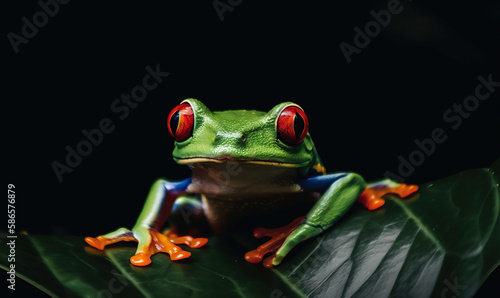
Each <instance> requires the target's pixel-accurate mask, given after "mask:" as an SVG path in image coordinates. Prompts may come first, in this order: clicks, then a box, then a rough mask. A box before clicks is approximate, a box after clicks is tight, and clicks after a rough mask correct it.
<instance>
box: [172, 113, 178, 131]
mask: <svg viewBox="0 0 500 298" xmlns="http://www.w3.org/2000/svg"><path fill="white" fill-rule="evenodd" d="M178 125H179V111H176V112H175V113H174V114H173V115H172V118H170V128H171V129H172V133H173V134H174V135H175V134H176V132H177V126H178Z"/></svg>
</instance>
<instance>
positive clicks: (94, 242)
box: [85, 228, 137, 250]
mask: <svg viewBox="0 0 500 298" xmlns="http://www.w3.org/2000/svg"><path fill="white" fill-rule="evenodd" d="M85 241H86V242H87V243H88V244H89V245H91V246H93V247H95V248H97V249H100V250H103V249H104V247H105V246H106V245H110V244H113V243H117V242H120V241H136V242H137V240H136V239H135V238H134V233H132V231H130V230H129V229H126V228H119V229H117V230H115V231H113V232H111V233H108V234H105V235H102V236H97V237H96V238H93V237H86V238H85Z"/></svg>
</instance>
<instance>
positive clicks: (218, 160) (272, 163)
mask: <svg viewBox="0 0 500 298" xmlns="http://www.w3.org/2000/svg"><path fill="white" fill-rule="evenodd" d="M176 161H177V162H178V163H179V164H181V165H185V164H193V163H201V162H214V163H225V162H235V163H244V164H257V165H268V166H277V167H288V168H300V167H304V166H307V165H308V164H309V162H304V163H287V162H279V161H267V160H245V159H225V158H223V159H221V158H207V157H192V158H178V159H176Z"/></svg>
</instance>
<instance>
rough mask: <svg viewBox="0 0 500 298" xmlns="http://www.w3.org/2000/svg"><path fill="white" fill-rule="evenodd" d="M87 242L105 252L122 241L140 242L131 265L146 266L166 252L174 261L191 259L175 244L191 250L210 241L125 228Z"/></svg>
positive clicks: (144, 229)
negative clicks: (154, 257) (160, 253)
mask: <svg viewBox="0 0 500 298" xmlns="http://www.w3.org/2000/svg"><path fill="white" fill-rule="evenodd" d="M85 241H86V242H87V243H88V244H89V245H90V246H93V247H95V248H97V249H100V250H103V249H104V248H105V246H107V245H109V244H113V243H117V242H120V241H135V242H138V246H137V251H136V253H135V255H134V256H132V257H131V258H130V263H132V264H133V265H135V266H146V265H149V264H151V256H152V255H154V254H156V253H158V252H166V253H168V254H169V255H170V259H171V260H172V261H176V260H181V259H185V258H189V257H190V256H191V253H190V252H189V251H184V250H182V249H181V248H180V247H179V246H177V245H175V244H185V245H187V246H189V247H190V248H199V247H202V246H203V245H205V244H206V243H207V241H208V239H206V238H193V237H191V236H182V237H178V236H177V235H173V234H172V235H169V236H167V235H164V234H162V233H160V232H158V231H155V230H152V229H146V228H144V227H139V228H134V230H133V231H130V230H128V229H125V228H121V229H118V230H116V231H114V232H112V233H109V234H106V235H102V236H97V237H96V238H92V237H86V238H85Z"/></svg>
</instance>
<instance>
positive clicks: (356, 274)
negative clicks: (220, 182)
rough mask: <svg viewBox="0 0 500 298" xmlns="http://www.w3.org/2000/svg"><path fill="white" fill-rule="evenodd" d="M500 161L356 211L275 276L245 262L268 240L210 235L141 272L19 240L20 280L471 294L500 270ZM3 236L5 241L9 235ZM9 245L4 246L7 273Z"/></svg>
mask: <svg viewBox="0 0 500 298" xmlns="http://www.w3.org/2000/svg"><path fill="white" fill-rule="evenodd" d="M499 181H500V160H498V161H497V162H496V163H495V164H494V165H493V166H492V168H491V169H489V170H488V169H477V170H470V171H464V172H462V173H459V174H456V175H453V176H451V177H448V178H445V179H442V180H438V181H435V182H431V183H427V184H425V185H421V186H420V190H419V193H418V195H416V196H414V197H413V198H411V199H409V200H403V199H400V198H398V197H396V196H392V195H388V196H387V197H386V199H387V203H386V206H385V207H384V208H382V209H381V210H378V211H374V212H373V211H367V210H365V209H364V208H362V207H360V206H357V207H354V208H353V209H352V210H351V211H350V212H349V213H348V214H346V215H345V216H344V218H343V219H342V220H341V221H339V222H338V223H337V224H336V225H335V226H334V227H333V228H331V229H329V230H328V231H326V232H325V233H324V234H323V235H321V236H319V237H316V238H314V239H311V240H309V241H307V242H305V243H303V244H301V245H299V246H298V247H296V248H295V249H294V251H293V252H292V253H291V254H290V255H289V256H287V257H286V258H285V259H284V261H283V263H282V264H281V265H280V266H278V267H276V268H273V269H266V268H264V267H263V266H262V265H258V264H250V263H247V262H245V261H244V259H243V255H244V253H245V252H246V251H248V250H252V249H254V248H255V247H256V246H257V245H258V244H259V243H261V242H262V241H259V240H256V239H253V238H251V235H235V236H233V237H211V238H209V244H208V245H207V247H205V248H201V249H198V250H191V251H192V253H193V255H192V256H191V258H189V259H187V260H183V261H178V262H172V261H170V259H169V257H168V255H165V254H158V255H155V256H154V257H153V264H152V265H150V266H148V267H144V268H139V267H134V266H132V265H131V264H130V263H129V258H130V256H132V255H133V253H134V252H135V246H134V245H131V244H120V245H114V246H112V247H110V248H107V249H106V250H105V251H102V252H101V251H98V250H96V249H94V248H91V247H89V246H87V245H86V244H85V242H84V241H83V239H82V238H79V237H68V236H63V237H61V236H23V235H20V236H19V237H18V238H17V239H16V263H15V265H16V274H17V276H18V277H21V278H23V279H25V280H27V281H28V282H30V283H32V284H33V285H35V286H36V287H38V288H40V289H41V290H43V291H45V292H46V293H48V294H49V295H52V296H62V297H77V296H85V297H96V296H97V297H111V296H123V297H137V296H149V297H157V296H174V297H178V296H183V297H209V296H210V297H211V296H234V297H255V296H264V297H300V296H314V297H317V296H320V297H391V296H393V297H401V296H407V297H427V296H434V297H440V296H441V295H442V294H445V295H446V296H450V297H451V296H453V295H455V296H460V297H472V296H473V295H474V293H475V292H476V291H477V290H478V289H479V287H480V286H481V284H482V283H483V281H484V280H485V279H486V277H487V276H488V274H489V273H490V272H491V271H493V270H494V269H495V267H497V266H498V265H499V263H500V221H499V218H498V217H499V214H500V195H499V189H500V188H499ZM2 239H6V235H2ZM8 254H9V247H8V246H7V245H2V246H1V247H0V266H1V267H2V268H4V269H8V268H9V265H10V263H9V262H8V258H7V255H8Z"/></svg>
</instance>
